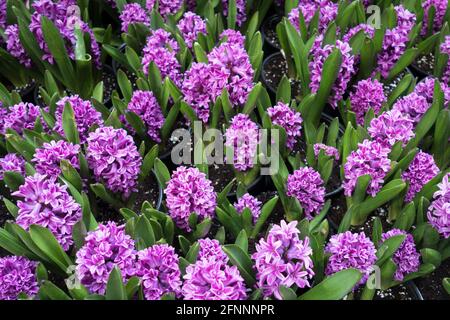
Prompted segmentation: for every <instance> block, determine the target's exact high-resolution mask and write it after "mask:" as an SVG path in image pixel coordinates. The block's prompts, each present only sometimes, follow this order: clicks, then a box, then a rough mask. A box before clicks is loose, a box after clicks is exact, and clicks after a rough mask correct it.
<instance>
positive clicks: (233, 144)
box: [225, 113, 260, 171]
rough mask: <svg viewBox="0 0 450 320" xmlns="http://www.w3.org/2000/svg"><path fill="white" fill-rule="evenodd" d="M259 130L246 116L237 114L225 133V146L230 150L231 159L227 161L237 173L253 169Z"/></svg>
mask: <svg viewBox="0 0 450 320" xmlns="http://www.w3.org/2000/svg"><path fill="white" fill-rule="evenodd" d="M259 136H260V133H259V128H258V125H257V124H256V123H255V122H253V121H252V120H251V119H250V117H249V116H248V115H247V114H243V113H239V114H237V115H236V116H234V117H233V118H232V119H231V121H230V126H229V127H228V129H227V130H226V132H225V146H226V147H228V148H232V150H233V159H227V162H231V163H232V164H233V166H234V168H235V169H236V170H238V171H246V170H248V169H251V168H253V166H254V164H255V161H254V159H255V157H256V153H257V149H258V143H259Z"/></svg>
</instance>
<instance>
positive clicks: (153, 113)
mask: <svg viewBox="0 0 450 320" xmlns="http://www.w3.org/2000/svg"><path fill="white" fill-rule="evenodd" d="M128 110H129V111H132V112H134V113H135V114H137V115H138V116H139V117H140V118H141V119H142V121H143V122H144V124H145V125H146V126H147V134H148V136H149V137H150V138H151V139H152V140H153V141H155V142H157V143H159V142H161V138H160V130H161V128H162V126H163V124H164V115H163V113H162V111H161V107H160V106H159V103H158V100H156V98H155V96H154V95H153V92H151V91H141V90H136V91H134V92H133V96H132V97H131V100H130V102H129V103H128ZM122 120H125V119H124V117H122ZM128 127H129V128H128V129H129V130H130V131H132V132H133V133H134V129H133V128H132V127H131V126H128Z"/></svg>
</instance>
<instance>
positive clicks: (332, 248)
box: [325, 231, 377, 285]
mask: <svg viewBox="0 0 450 320" xmlns="http://www.w3.org/2000/svg"><path fill="white" fill-rule="evenodd" d="M376 251H377V250H376V249H375V245H374V244H373V243H372V241H371V240H370V238H369V237H366V235H365V234H364V232H360V233H352V232H350V231H347V232H344V233H338V234H335V235H333V236H332V237H331V238H330V240H329V242H328V244H327V246H326V247H325V253H327V254H330V258H329V260H328V265H327V267H326V269H325V274H327V275H332V274H334V273H336V272H339V271H341V270H345V269H349V268H355V269H358V270H359V271H361V273H362V275H363V276H362V278H361V280H360V282H359V284H360V285H362V284H364V283H366V281H367V278H368V277H369V274H370V272H371V270H372V266H373V265H374V263H375V261H376V260H377V256H376Z"/></svg>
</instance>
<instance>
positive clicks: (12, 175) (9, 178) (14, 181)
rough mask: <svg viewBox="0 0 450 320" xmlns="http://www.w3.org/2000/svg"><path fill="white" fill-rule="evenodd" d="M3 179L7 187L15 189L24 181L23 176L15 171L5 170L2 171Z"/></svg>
mask: <svg viewBox="0 0 450 320" xmlns="http://www.w3.org/2000/svg"><path fill="white" fill-rule="evenodd" d="M3 180H4V181H5V184H6V186H7V187H8V188H10V189H11V190H12V191H16V190H18V189H19V187H20V186H21V185H22V184H23V183H24V182H25V177H24V176H23V175H22V174H20V173H19V172H16V171H5V172H4V173H3Z"/></svg>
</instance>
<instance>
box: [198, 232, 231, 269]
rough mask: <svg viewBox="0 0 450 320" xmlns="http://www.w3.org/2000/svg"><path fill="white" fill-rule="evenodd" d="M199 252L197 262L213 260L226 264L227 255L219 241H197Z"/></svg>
mask: <svg viewBox="0 0 450 320" xmlns="http://www.w3.org/2000/svg"><path fill="white" fill-rule="evenodd" d="M198 244H199V247H200V248H199V251H198V255H197V260H204V259H210V258H214V259H215V260H217V261H222V262H223V263H224V264H227V262H228V260H229V259H228V256H227V254H226V253H225V252H224V251H223V250H222V247H221V246H220V243H219V241H217V240H216V239H210V238H204V239H199V240H198Z"/></svg>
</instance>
